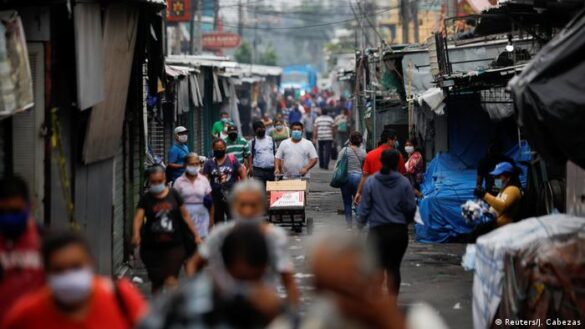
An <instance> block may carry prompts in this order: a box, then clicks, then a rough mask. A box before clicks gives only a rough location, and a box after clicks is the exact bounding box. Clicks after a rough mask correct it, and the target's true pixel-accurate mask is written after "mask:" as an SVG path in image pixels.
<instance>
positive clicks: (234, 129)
mask: <svg viewBox="0 0 585 329" xmlns="http://www.w3.org/2000/svg"><path fill="white" fill-rule="evenodd" d="M227 131H228V133H231V132H238V127H236V126H234V125H231V126H229V127H228V129H227Z"/></svg>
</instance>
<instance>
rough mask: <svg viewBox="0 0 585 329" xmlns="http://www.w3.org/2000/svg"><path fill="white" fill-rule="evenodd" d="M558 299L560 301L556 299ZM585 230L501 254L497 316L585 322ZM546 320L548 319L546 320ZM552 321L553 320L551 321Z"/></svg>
mask: <svg viewBox="0 0 585 329" xmlns="http://www.w3.org/2000/svg"><path fill="white" fill-rule="evenodd" d="M559 301H560V302H559ZM583 310H585V232H582V231H578V232H575V233H572V234H562V235H557V236H553V237H550V238H547V239H538V240H536V241H534V242H532V243H530V244H529V245H528V246H526V248H524V249H522V250H518V251H516V252H511V253H508V254H507V255H506V256H505V258H504V282H503V287H502V301H501V302H500V307H499V309H498V313H497V316H496V319H511V320H531V321H534V322H535V323H536V322H537V321H539V320H540V323H542V324H545V325H547V326H548V325H551V326H555V325H556V326H562V324H561V323H560V321H563V322H565V321H566V322H568V324H566V325H567V326H583V325H585V313H584V312H583ZM546 319H550V320H548V323H547V321H546ZM551 320H552V321H555V322H556V324H555V323H552V321H551Z"/></svg>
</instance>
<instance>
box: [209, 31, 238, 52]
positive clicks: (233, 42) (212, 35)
mask: <svg viewBox="0 0 585 329" xmlns="http://www.w3.org/2000/svg"><path fill="white" fill-rule="evenodd" d="M202 43H203V48H206V49H222V48H237V47H239V46H240V36H239V35H237V34H235V33H229V32H207V33H203V39H202Z"/></svg>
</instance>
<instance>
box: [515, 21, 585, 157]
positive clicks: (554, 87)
mask: <svg viewBox="0 0 585 329" xmlns="http://www.w3.org/2000/svg"><path fill="white" fill-rule="evenodd" d="M584 49H585V11H582V12H581V13H579V14H577V16H576V17H575V19H574V20H573V21H572V22H571V23H569V24H568V25H567V27H565V28H564V29H563V31H561V32H560V33H558V34H557V35H556V37H555V38H553V39H552V40H551V41H550V42H549V43H548V44H546V46H544V47H543V48H542V50H541V51H540V52H539V53H538V54H536V56H534V58H533V59H532V60H531V61H530V62H529V64H528V65H527V66H526V67H525V69H524V71H523V72H522V73H521V74H520V75H518V76H517V77H515V78H514V79H512V80H511V81H510V83H509V86H510V88H511V89H512V94H513V97H514V100H515V105H516V108H515V110H516V114H517V121H518V125H519V126H520V127H522V128H523V131H524V133H525V134H526V136H527V139H528V141H529V142H530V145H532V146H533V147H534V149H535V150H536V151H538V152H539V153H540V154H541V155H542V156H543V157H545V159H546V160H547V161H548V162H550V163H556V164H561V165H565V163H566V161H567V160H571V161H573V162H574V163H576V164H577V165H579V166H580V167H581V168H585V147H583V145H585V134H583V127H585V84H583V77H585V56H583V51H584Z"/></svg>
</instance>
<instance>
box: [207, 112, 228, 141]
mask: <svg viewBox="0 0 585 329" xmlns="http://www.w3.org/2000/svg"><path fill="white" fill-rule="evenodd" d="M229 122H230V115H229V113H227V112H221V114H220V119H219V120H217V121H216V122H214V123H213V126H212V127H211V136H212V137H213V138H214V139H215V138H221V139H223V138H225V137H226V131H227V125H228V124H229Z"/></svg>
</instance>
